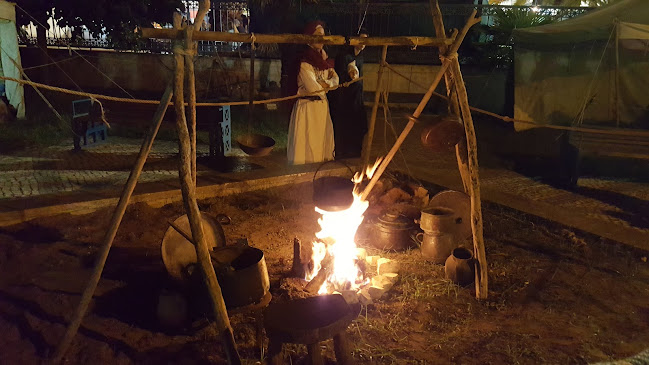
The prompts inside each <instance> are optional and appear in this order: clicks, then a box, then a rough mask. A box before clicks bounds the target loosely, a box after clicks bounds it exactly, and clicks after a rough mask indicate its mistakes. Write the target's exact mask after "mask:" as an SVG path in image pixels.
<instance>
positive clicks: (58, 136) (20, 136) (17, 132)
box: [0, 113, 72, 153]
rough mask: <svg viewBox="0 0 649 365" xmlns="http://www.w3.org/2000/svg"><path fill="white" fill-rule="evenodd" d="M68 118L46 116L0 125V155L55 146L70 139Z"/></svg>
mask: <svg viewBox="0 0 649 365" xmlns="http://www.w3.org/2000/svg"><path fill="white" fill-rule="evenodd" d="M70 125H71V124H70V118H69V116H64V117H63V121H61V120H59V119H58V118H57V117H56V116H53V115H51V113H48V114H41V115H35V116H32V117H29V118H26V119H19V120H15V121H11V122H8V123H5V124H0V153H7V152H11V151H16V150H21V149H26V148H44V147H48V146H52V145H57V144H60V143H61V142H63V141H64V140H66V139H67V138H70V137H72V129H71V127H70Z"/></svg>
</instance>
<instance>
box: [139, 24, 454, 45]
mask: <svg viewBox="0 0 649 365" xmlns="http://www.w3.org/2000/svg"><path fill="white" fill-rule="evenodd" d="M140 31H141V32H142V38H157V39H182V38H183V37H184V34H183V33H182V31H181V30H178V29H155V28H142V29H140ZM193 38H194V40H195V41H216V42H236V43H252V42H253V39H252V37H250V34H245V33H227V32H205V31H199V32H194V34H193ZM254 42H255V43H256V44H262V43H293V44H312V43H322V44H327V45H338V46H342V45H347V44H349V45H351V46H356V45H365V46H370V47H372V46H409V47H414V46H417V47H438V46H439V45H440V44H446V45H449V44H452V43H453V39H452V38H431V37H411V36H408V37H350V38H349V41H348V40H347V39H346V38H345V37H343V36H339V35H325V36H320V35H306V34H255V39H254Z"/></svg>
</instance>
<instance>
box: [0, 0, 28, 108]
mask: <svg viewBox="0 0 649 365" xmlns="http://www.w3.org/2000/svg"><path fill="white" fill-rule="evenodd" d="M0 62H2V76H6V77H11V78H15V79H20V78H21V75H20V68H19V67H21V66H20V52H19V50H18V33H17V32H16V9H15V7H14V4H12V3H9V2H7V1H4V0H0ZM4 84H5V92H6V94H7V99H8V100H9V103H10V104H11V105H13V107H14V108H16V110H17V111H18V114H17V117H18V118H24V117H25V94H24V90H23V85H22V84H19V83H17V82H14V81H5V82H4Z"/></svg>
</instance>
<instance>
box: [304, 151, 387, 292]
mask: <svg viewBox="0 0 649 365" xmlns="http://www.w3.org/2000/svg"><path fill="white" fill-rule="evenodd" d="M381 160H382V158H379V159H377V161H376V162H375V163H374V165H372V166H368V167H367V168H366V169H365V170H364V171H362V172H357V173H356V174H355V175H354V178H353V179H352V181H353V182H354V184H355V186H354V192H353V195H354V201H353V203H352V205H351V206H350V207H349V208H347V209H345V210H342V211H337V212H329V211H325V210H322V209H319V208H318V207H316V208H315V210H316V212H318V213H320V214H321V215H322V217H320V219H318V224H319V225H320V231H319V232H317V233H316V238H318V240H317V241H315V242H313V255H312V260H313V263H314V267H313V271H312V272H310V273H308V274H307V277H306V279H307V280H311V279H313V277H315V276H316V275H317V274H318V272H319V271H320V269H321V263H322V260H323V259H324V258H325V256H326V254H327V253H329V255H330V256H331V257H332V260H333V266H332V273H331V275H330V276H329V277H328V278H327V280H326V281H325V282H324V284H322V287H320V289H319V291H318V294H326V293H331V292H333V291H335V290H338V291H342V290H358V289H359V288H360V287H361V286H363V285H364V284H366V283H367V280H365V279H364V278H363V273H362V272H361V270H360V269H359V267H358V265H357V261H358V250H357V245H356V242H355V240H354V237H355V236H356V231H357V230H358V227H359V226H360V224H361V223H362V222H363V214H364V213H365V211H366V210H367V208H368V207H369V202H368V201H365V200H362V199H361V192H360V191H359V190H360V189H359V184H360V183H361V182H362V181H363V179H364V178H365V177H367V178H371V177H372V175H373V174H374V172H375V171H376V169H377V168H378V166H379V164H380V163H381Z"/></svg>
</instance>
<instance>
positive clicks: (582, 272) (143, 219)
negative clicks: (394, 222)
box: [0, 184, 649, 364]
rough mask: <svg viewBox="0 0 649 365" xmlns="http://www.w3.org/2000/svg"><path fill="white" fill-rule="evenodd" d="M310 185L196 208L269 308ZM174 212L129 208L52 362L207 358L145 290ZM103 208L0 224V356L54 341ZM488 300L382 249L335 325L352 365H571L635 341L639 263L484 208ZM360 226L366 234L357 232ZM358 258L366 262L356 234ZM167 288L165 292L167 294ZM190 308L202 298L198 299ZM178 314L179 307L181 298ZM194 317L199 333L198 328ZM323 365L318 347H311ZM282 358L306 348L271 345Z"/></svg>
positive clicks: (192, 334) (645, 325)
mask: <svg viewBox="0 0 649 365" xmlns="http://www.w3.org/2000/svg"><path fill="white" fill-rule="evenodd" d="M311 194H312V188H311V185H310V184H301V185H294V186H286V187H282V188H277V189H273V190H268V191H261V192H252V193H246V194H242V195H237V196H230V197H226V198H218V199H216V198H215V199H211V200H207V201H202V202H200V207H201V209H202V211H204V212H206V213H208V214H211V215H216V214H219V213H223V214H227V215H229V216H230V217H231V218H232V224H231V225H227V226H224V229H225V233H226V236H227V239H228V242H229V243H234V242H235V241H236V240H237V239H240V238H247V239H248V241H249V243H250V245H252V246H254V247H257V248H260V249H262V250H263V251H264V253H265V258H266V262H267V265H268V271H269V274H270V278H271V292H272V294H273V301H282V300H287V299H288V294H287V293H286V292H285V291H283V290H282V289H281V285H280V284H281V283H282V278H283V277H284V276H285V275H286V274H287V273H288V271H289V270H290V267H291V260H292V257H291V256H292V247H293V246H292V241H293V238H294V237H298V238H300V239H301V240H302V241H303V242H309V241H310V240H311V239H312V237H313V235H314V233H315V231H316V230H317V221H316V220H317V218H318V214H317V213H316V212H315V211H314V209H313V205H312V202H311V198H310V197H311ZM182 211H183V210H182V205H181V204H180V203H178V204H171V205H167V206H164V207H162V208H152V207H150V206H148V205H146V204H138V205H134V206H131V207H129V209H128V211H127V213H126V216H125V217H124V220H123V223H122V225H121V227H120V229H119V232H118V234H117V237H116V238H115V243H114V246H113V249H112V251H111V253H110V256H109V258H108V262H107V265H106V268H105V270H104V274H103V277H102V280H101V282H100V284H99V287H98V290H97V292H96V294H95V298H94V301H93V304H92V305H91V308H90V311H89V313H88V314H87V316H86V318H85V320H84V322H83V325H82V327H81V328H80V331H79V333H78V334H77V336H76V338H75V341H74V343H73V345H72V347H71V348H70V350H69V351H68V353H67V356H66V360H67V363H70V364H133V363H138V364H140V363H143V364H163V363H174V364H222V363H224V362H225V360H224V354H223V351H222V348H221V346H220V344H219V342H218V338H217V337H216V335H215V331H214V328H213V326H210V325H200V323H203V324H204V323H206V322H207V318H203V321H202V322H201V321H200V318H201V317H206V316H207V315H206V314H204V313H205V312H204V311H203V309H201V308H200V307H201V306H200V303H198V305H196V304H197V302H201V301H204V297H202V296H201V295H196V296H194V297H193V298H191V299H192V303H193V304H192V305H191V308H192V319H193V320H194V322H193V324H192V325H188V326H187V327H186V328H181V329H174V330H171V329H168V328H164V327H162V326H161V325H160V324H159V322H158V320H157V318H156V305H157V300H158V296H159V294H160V293H161V291H162V290H163V289H174V288H173V287H172V285H171V284H170V282H169V279H168V277H167V274H166V271H165V269H164V266H163V262H162V259H161V255H160V243H161V241H162V237H163V235H164V232H165V230H166V229H167V227H168V223H167V221H168V220H172V219H175V218H176V217H178V216H180V215H181V214H182ZM111 213H112V210H110V209H106V210H102V211H98V212H95V213H92V214H87V215H78V216H73V215H60V216H56V217H51V218H47V219H39V220H35V221H31V222H29V223H24V224H20V225H16V226H12V227H5V228H2V229H1V230H0V242H1V244H0V333H2V335H1V337H0V338H1V339H2V340H0V354H1V355H0V359H1V361H0V362H1V363H4V364H34V363H39V362H40V361H41V360H42V359H44V358H46V357H47V356H49V355H50V354H51V353H52V351H53V350H54V348H55V347H56V345H57V344H58V342H59V340H60V339H61V337H62V335H63V333H64V331H65V326H66V324H67V323H68V320H69V318H70V316H71V315H72V313H73V311H74V309H75V307H76V305H77V303H78V300H79V298H80V293H81V292H82V290H83V288H84V286H85V285H86V282H87V280H88V277H89V275H90V272H91V271H92V267H93V265H94V259H95V254H96V252H97V250H98V245H99V242H101V240H102V237H103V235H104V233H105V231H106V228H107V225H108V221H109V219H110V215H111ZM484 221H485V225H484V230H485V241H486V247H487V259H488V261H489V299H488V300H484V301H479V300H477V299H475V291H474V289H473V288H472V287H468V288H460V287H457V286H455V285H453V284H452V283H450V282H449V281H447V280H446V279H444V269H443V267H442V266H441V265H434V264H430V263H427V262H426V261H424V260H423V259H422V257H421V255H420V253H419V250H417V249H412V250H409V251H406V252H400V253H381V255H383V256H387V257H390V258H393V259H396V260H399V261H400V262H401V277H400V281H399V282H398V283H397V284H396V285H395V287H394V288H392V289H391V291H390V292H389V293H388V294H387V295H386V296H385V297H383V298H382V299H381V300H380V301H379V302H378V303H375V304H372V305H369V306H367V307H364V308H363V310H362V312H361V313H360V314H359V316H358V318H357V319H356V320H355V321H354V323H353V324H352V325H351V326H350V328H349V329H348V331H347V332H348V334H349V335H350V337H351V342H352V346H353V348H354V358H355V359H356V360H357V362H358V363H361V364H409V363H412V364H448V363H458V364H519V363H521V364H537V363H556V364H559V363H560V364H572V363H575V364H584V363H588V362H595V361H604V360H609V359H618V358H623V357H627V356H631V355H634V354H636V353H638V352H640V351H642V350H644V349H645V348H647V347H649V264H648V263H647V262H646V256H647V254H646V253H644V252H637V251H631V250H629V249H626V248H624V247H621V246H619V245H616V244H614V243H612V242H604V241H602V240H601V239H600V238H599V237H594V236H588V235H584V234H582V233H579V232H573V231H570V230H568V229H566V228H565V227H563V226H560V225H557V224H554V223H551V222H547V221H543V220H540V219H537V218H534V217H530V216H527V215H524V214H521V213H519V212H516V211H513V210H510V209H506V208H503V207H500V206H494V205H488V204H485V205H484ZM365 228H367V227H365ZM360 236H361V242H362V245H365V246H367V248H368V251H369V253H370V254H376V253H379V251H378V250H376V249H373V248H372V247H371V246H369V245H368V243H370V242H369V240H367V239H364V237H362V236H363V235H362V234H361V235H360ZM176 289H177V288H176ZM201 298H203V299H201ZM190 304H191V303H190ZM231 321H232V325H233V327H234V331H235V339H236V341H237V344H238V346H239V350H240V353H241V355H242V357H243V358H244V359H245V363H249V364H254V363H256V362H258V361H260V356H261V355H260V352H259V349H258V348H257V346H256V345H255V325H254V318H252V316H248V315H243V314H238V315H233V316H231ZM197 323H198V325H197ZM323 346H324V348H325V355H326V358H327V361H329V362H333V346H332V343H331V341H328V342H325V343H323ZM285 349H286V353H287V355H288V357H287V363H288V361H289V359H290V363H293V364H300V363H304V362H305V358H306V349H305V348H304V347H301V346H296V345H291V346H286V347H285Z"/></svg>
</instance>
